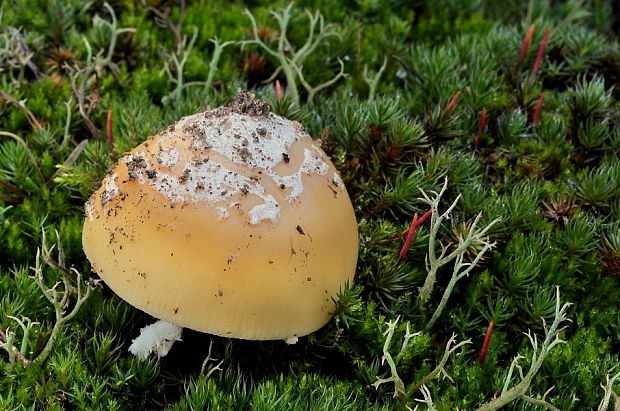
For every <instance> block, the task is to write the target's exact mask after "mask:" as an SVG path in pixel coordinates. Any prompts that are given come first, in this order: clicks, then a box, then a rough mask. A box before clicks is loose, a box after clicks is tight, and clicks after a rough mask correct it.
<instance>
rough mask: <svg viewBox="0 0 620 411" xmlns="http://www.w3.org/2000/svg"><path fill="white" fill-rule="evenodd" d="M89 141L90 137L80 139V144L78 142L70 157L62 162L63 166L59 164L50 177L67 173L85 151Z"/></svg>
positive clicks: (53, 177)
mask: <svg viewBox="0 0 620 411" xmlns="http://www.w3.org/2000/svg"><path fill="white" fill-rule="evenodd" d="M88 141H89V140H88V139H86V140H82V141H80V144H78V145H77V146H76V147H75V148H74V149H73V151H72V152H71V154H69V157H67V159H66V160H65V162H64V163H63V164H62V167H59V166H57V167H58V169H57V170H56V172H55V173H54V175H53V176H52V178H50V180H54V179H55V178H56V177H58V176H59V175H61V174H63V173H65V172H66V171H67V170H68V167H70V166H72V165H73V164H74V163H75V162H76V161H77V159H78V158H79V157H80V154H82V151H84V149H85V148H86V145H87V144H88Z"/></svg>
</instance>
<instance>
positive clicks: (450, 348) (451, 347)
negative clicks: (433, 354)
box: [407, 334, 471, 397]
mask: <svg viewBox="0 0 620 411" xmlns="http://www.w3.org/2000/svg"><path fill="white" fill-rule="evenodd" d="M466 344H471V340H465V341H461V342H460V343H457V342H456V334H452V337H450V339H449V340H448V343H447V344H446V349H445V351H444V353H443V357H441V360H440V361H439V364H437V366H436V367H435V369H433V371H431V372H430V373H428V374H427V375H426V376H425V377H424V378H422V379H421V380H420V381H418V382H417V383H416V384H414V385H412V386H411V387H409V388H408V389H407V396H408V397H409V396H411V395H413V394H414V393H416V392H417V391H418V390H419V389H420V388H422V386H424V385H426V384H428V383H429V382H431V381H432V380H434V379H435V378H437V377H438V376H439V375H440V374H441V375H443V376H444V377H446V378H448V379H449V380H452V379H451V378H450V376H449V375H448V373H447V372H446V370H445V368H444V367H445V365H446V363H447V362H448V359H449V358H450V355H451V354H452V353H454V352H455V351H456V350H458V349H459V348H461V347H462V346H464V345H466Z"/></svg>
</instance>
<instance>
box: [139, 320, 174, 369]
mask: <svg viewBox="0 0 620 411" xmlns="http://www.w3.org/2000/svg"><path fill="white" fill-rule="evenodd" d="M182 332H183V328H181V327H179V326H178V325H175V324H172V323H169V322H167V321H163V320H158V321H156V322H154V323H153V324H151V325H147V326H146V327H143V328H142V329H141V330H140V335H139V336H138V338H136V339H135V340H133V342H132V343H131V346H129V351H130V352H131V353H132V354H133V355H135V356H136V357H138V359H140V360H146V358H147V357H148V356H149V354H150V353H152V352H156V353H157V356H158V357H160V358H161V357H165V356H166V355H167V354H168V352H169V351H170V349H171V348H172V345H173V344H174V342H175V341H181V333H182Z"/></svg>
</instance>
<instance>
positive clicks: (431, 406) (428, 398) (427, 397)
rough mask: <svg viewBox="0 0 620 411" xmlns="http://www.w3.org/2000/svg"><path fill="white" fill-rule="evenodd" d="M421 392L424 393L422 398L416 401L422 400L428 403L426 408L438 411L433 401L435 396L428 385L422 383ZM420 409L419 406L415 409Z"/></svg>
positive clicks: (430, 410)
mask: <svg viewBox="0 0 620 411" xmlns="http://www.w3.org/2000/svg"><path fill="white" fill-rule="evenodd" d="M420 392H421V393H422V398H416V399H415V401H417V402H421V403H423V404H424V405H426V409H427V410H428V411H436V410H437V409H436V408H435V404H434V403H433V397H431V392H430V390H429V389H428V387H427V386H426V385H422V386H421V387H420ZM417 409H418V406H417V405H416V407H415V408H414V411H415V410H417Z"/></svg>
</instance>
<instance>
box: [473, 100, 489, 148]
mask: <svg viewBox="0 0 620 411" xmlns="http://www.w3.org/2000/svg"><path fill="white" fill-rule="evenodd" d="M486 125H487V109H486V107H485V108H483V109H482V113H481V114H480V124H479V125H478V133H477V134H476V138H475V139H474V148H475V149H477V148H478V146H479V145H480V137H481V136H482V133H483V132H484V128H485V127H486Z"/></svg>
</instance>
